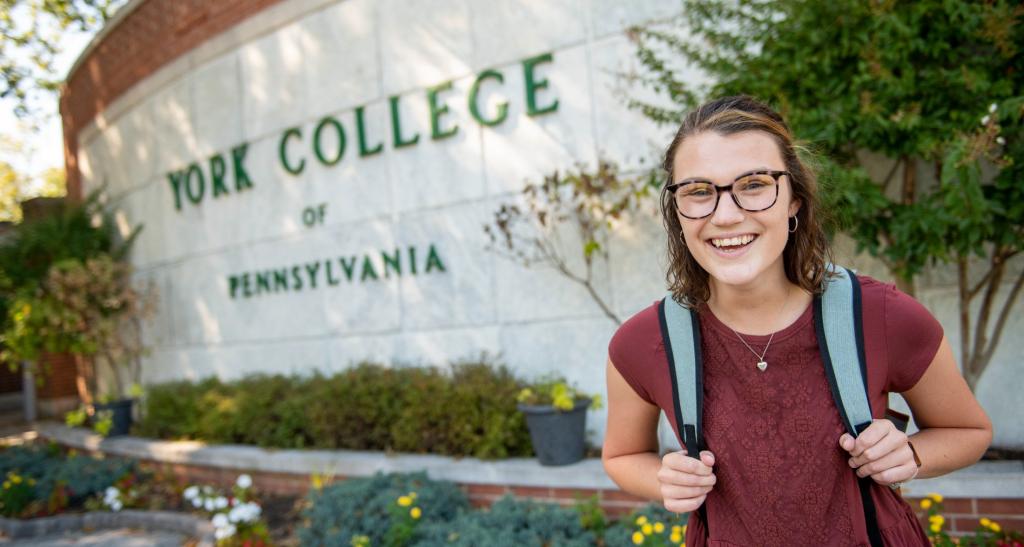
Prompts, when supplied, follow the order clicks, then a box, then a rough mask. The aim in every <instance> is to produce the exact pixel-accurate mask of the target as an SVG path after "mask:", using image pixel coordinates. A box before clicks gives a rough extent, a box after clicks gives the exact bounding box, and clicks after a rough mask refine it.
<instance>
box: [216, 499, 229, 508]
mask: <svg viewBox="0 0 1024 547" xmlns="http://www.w3.org/2000/svg"><path fill="white" fill-rule="evenodd" d="M213 505H215V506H216V507H217V509H224V508H225V507H227V506H228V499H227V498H225V497H224V496H220V497H218V498H217V499H215V500H213Z"/></svg>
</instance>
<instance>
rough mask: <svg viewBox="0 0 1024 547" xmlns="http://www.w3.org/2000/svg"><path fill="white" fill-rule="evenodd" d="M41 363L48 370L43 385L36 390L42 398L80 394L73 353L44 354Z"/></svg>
mask: <svg viewBox="0 0 1024 547" xmlns="http://www.w3.org/2000/svg"><path fill="white" fill-rule="evenodd" d="M39 365H40V366H42V367H44V370H46V373H45V380H44V381H43V385H42V386H40V387H39V388H38V390H37V391H36V394H37V396H38V397H39V398H40V399H58V398H62V397H77V396H78V387H77V386H76V384H75V379H76V372H75V359H74V357H72V356H71V354H68V353H60V354H44V355H43V356H42V357H41V358H40V359H39Z"/></svg>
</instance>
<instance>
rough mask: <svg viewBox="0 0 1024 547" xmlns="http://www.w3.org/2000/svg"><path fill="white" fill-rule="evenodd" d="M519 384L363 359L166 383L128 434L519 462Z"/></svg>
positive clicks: (522, 445)
mask: <svg viewBox="0 0 1024 547" xmlns="http://www.w3.org/2000/svg"><path fill="white" fill-rule="evenodd" d="M521 387H522V383H521V382H520V381H518V380H517V379H516V378H515V377H514V376H513V375H512V374H511V373H510V372H509V371H508V369H506V368H504V367H491V366H489V365H487V364H483V363H460V364H456V365H453V367H452V369H451V371H450V373H449V372H445V371H442V370H440V369H438V368H435V367H408V368H387V367H384V366H381V365H375V364H370V363H363V364H361V365H358V366H356V367H353V368H351V369H349V370H346V371H344V372H340V373H338V374H335V375H332V376H324V375H321V374H316V375H314V376H312V377H310V378H300V377H295V376H280V375H276V376H267V375H255V376H248V377H246V378H244V379H242V380H239V381H235V382H220V381H218V380H216V379H207V380H204V381H202V382H200V383H198V384H190V383H188V382H171V383H167V384H162V385H155V386H151V387H150V388H149V395H148V397H147V399H146V402H145V411H144V413H143V415H144V417H143V419H142V420H141V422H140V424H139V425H138V426H137V427H136V429H135V432H136V433H137V434H140V435H145V436H152V437H158V438H194V439H200V440H204V441H209V442H224V443H246V444H256V445H260V446H266V447H275V448H303V447H319V448H345V449H352V450H396V451H404V452H429V453H435V454H447V455H452V456H476V457H479V458H501V457H508V456H529V455H530V454H531V453H532V448H531V445H530V437H529V432H528V431H527V429H526V424H525V422H524V420H523V417H522V415H521V414H520V413H519V412H518V411H517V410H516V401H515V396H516V394H517V393H518V392H519V390H520V389H521Z"/></svg>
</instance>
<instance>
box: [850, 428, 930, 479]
mask: <svg viewBox="0 0 1024 547" xmlns="http://www.w3.org/2000/svg"><path fill="white" fill-rule="evenodd" d="M839 446H840V447H842V448H843V450H846V451H847V452H849V453H850V456H852V457H851V458H850V460H849V464H850V467H853V468H856V469H857V476H858V477H867V476H870V477H871V478H872V479H874V481H875V482H877V483H878V484H884V485H890V484H893V483H897V482H905V481H908V480H910V479H912V478H914V477H915V476H916V475H917V463H916V462H915V461H914V452H913V450H911V448H910V444H908V443H907V435H906V434H905V433H903V432H902V431H900V430H899V429H896V426H895V425H893V423H892V422H890V421H889V420H873V421H872V422H871V425H869V426H868V427H867V429H865V430H864V431H863V432H861V434H860V436H858V437H857V438H856V439H854V438H853V436H851V435H850V434H849V433H843V435H842V436H841V437H839Z"/></svg>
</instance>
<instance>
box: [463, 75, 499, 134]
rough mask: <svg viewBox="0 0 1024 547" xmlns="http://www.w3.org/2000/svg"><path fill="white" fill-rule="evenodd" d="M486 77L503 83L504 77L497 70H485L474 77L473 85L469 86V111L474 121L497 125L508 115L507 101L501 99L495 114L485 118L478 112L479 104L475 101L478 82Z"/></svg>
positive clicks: (478, 91) (478, 89)
mask: <svg viewBox="0 0 1024 547" xmlns="http://www.w3.org/2000/svg"><path fill="white" fill-rule="evenodd" d="M487 78H493V79H495V80H498V83H499V84H503V83H505V77H504V76H502V75H501V73H500V72H498V71H497V70H485V71H483V72H481V73H480V75H479V76H477V77H476V81H474V82H473V86H472V87H470V88H469V113H470V114H472V115H473V118H475V119H476V121H478V122H480V123H481V124H483V125H489V126H493V125H498V124H499V123H501V122H503V121H505V118H507V117H508V101H501V102H500V103H498V114H497V116H495V117H493V118H491V119H487V118H484V116H483V114H481V113H480V105H479V104H478V103H477V95H479V93H480V84H481V83H483V81H484V80H485V79H487Z"/></svg>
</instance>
